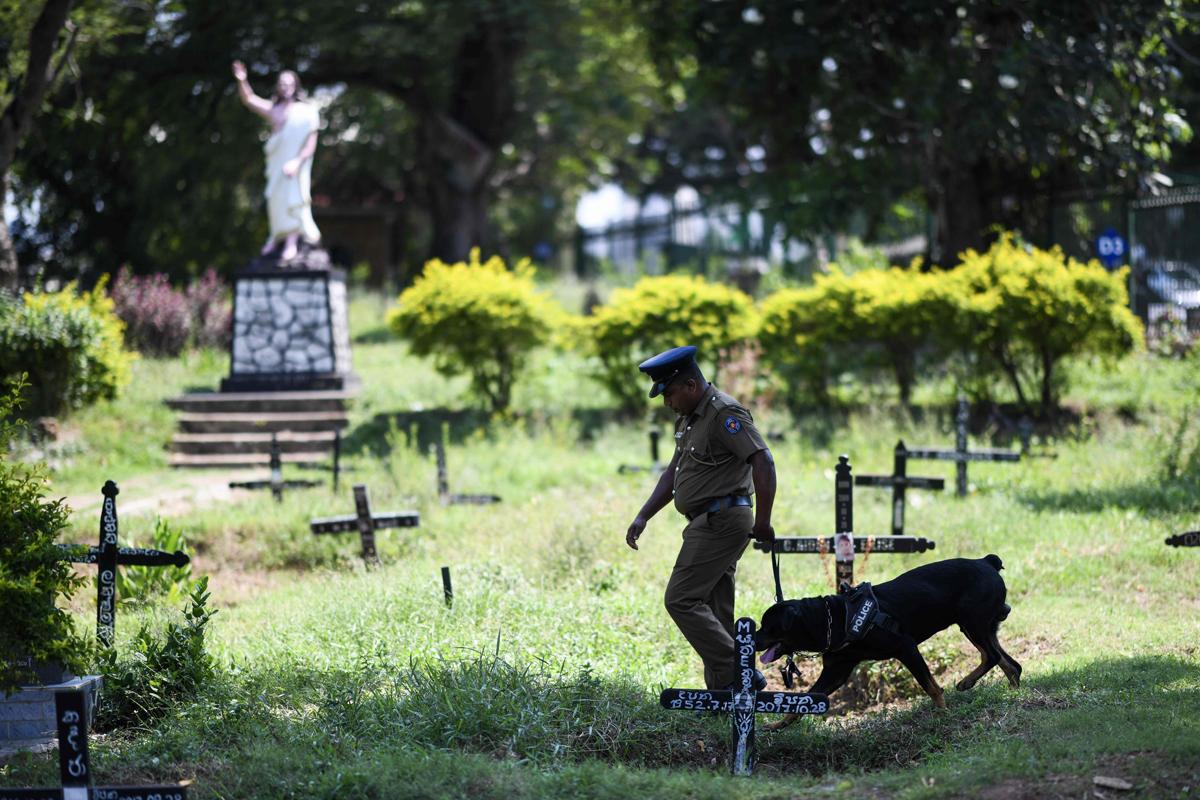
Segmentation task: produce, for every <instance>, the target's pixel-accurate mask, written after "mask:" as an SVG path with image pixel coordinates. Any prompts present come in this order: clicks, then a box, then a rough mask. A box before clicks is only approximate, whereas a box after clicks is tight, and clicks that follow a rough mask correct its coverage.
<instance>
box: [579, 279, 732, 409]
mask: <svg viewBox="0 0 1200 800" xmlns="http://www.w3.org/2000/svg"><path fill="white" fill-rule="evenodd" d="M755 323H756V316H755V312H754V305H753V303H752V302H751V300H750V298H749V297H748V296H747V295H746V294H744V293H742V292H740V291H738V290H736V289H732V288H730V287H728V286H723V285H721V284H715V283H709V282H708V281H706V280H704V279H703V278H698V277H692V276H685V275H667V276H663V277H657V278H643V279H641V280H640V281H638V282H637V283H636V284H635V285H634V286H633V287H632V288H630V289H618V290H617V291H616V292H614V293H613V297H612V300H610V301H609V302H608V303H606V304H604V305H602V306H598V307H597V308H596V309H595V311H594V313H593V314H592V316H591V317H590V318H588V319H587V321H586V323H585V324H586V325H587V327H588V330H589V331H590V334H591V335H590V344H591V347H592V349H593V352H594V353H595V355H596V356H597V357H598V358H599V359H600V363H601V365H602V369H601V372H600V375H599V379H600V381H601V382H602V383H603V384H604V385H605V386H606V387H607V388H608V390H609V391H610V392H612V393H613V396H614V397H616V398H617V399H618V400H619V402H620V403H621V406H622V408H624V409H625V410H627V411H635V410H638V409H642V408H645V406H646V391H647V383H646V381H645V380H644V379H642V376H641V375H640V374H639V373H638V371H637V365H638V363H640V362H641V361H644V360H645V359H647V358H649V357H650V356H652V355H654V354H655V353H658V352H661V351H663V350H667V349H669V348H671V347H678V346H680V345H685V344H692V345H695V346H696V347H698V348H699V349H700V352H699V354H698V356H699V358H700V360H701V362H702V363H705V364H706V366H708V367H709V368H710V369H709V375H710V377H712V378H713V379H716V378H717V376H718V373H717V369H716V367H717V364H718V363H719V359H720V351H721V350H722V349H725V348H729V347H732V346H733V345H736V344H739V343H741V342H744V341H746V340H747V339H749V338H750V337H751V335H753V333H754V327H755Z"/></svg>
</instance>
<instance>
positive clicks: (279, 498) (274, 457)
mask: <svg viewBox="0 0 1200 800" xmlns="http://www.w3.org/2000/svg"><path fill="white" fill-rule="evenodd" d="M337 467H338V457H337V447H336V440H335V448H334V458H333V488H334V491H337ZM270 469H271V477H269V478H267V479H266V480H265V481H261V480H260V481H230V482H229V488H230V489H270V490H271V496H272V497H274V498H275V502H276V503H282V502H283V491H284V490H285V489H311V488H312V487H314V486H320V485H321V484H320V482H319V481H309V480H291V481H285V480H284V479H283V458H282V457H281V456H280V453H279V437H278V436H276V435H275V434H274V433H272V434H271V467H270Z"/></svg>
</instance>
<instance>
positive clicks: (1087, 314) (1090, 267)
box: [947, 234, 1143, 415]
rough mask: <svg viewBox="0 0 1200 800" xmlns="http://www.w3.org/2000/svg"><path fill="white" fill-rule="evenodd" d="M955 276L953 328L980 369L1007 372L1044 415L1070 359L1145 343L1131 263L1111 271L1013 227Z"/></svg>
mask: <svg viewBox="0 0 1200 800" xmlns="http://www.w3.org/2000/svg"><path fill="white" fill-rule="evenodd" d="M947 275H948V277H949V279H950V280H952V281H954V282H955V284H956V286H955V287H954V291H952V292H951V296H952V297H953V298H954V302H955V304H956V306H957V313H956V315H955V323H954V326H955V330H954V332H953V335H954V338H955V339H956V340H957V341H959V342H960V343H961V344H962V346H963V347H964V348H966V350H967V351H968V352H967V355H968V359H967V363H968V365H969V366H970V367H971V369H972V370H973V373H974V376H975V377H976V378H977V379H978V378H979V377H980V376H982V377H984V378H986V377H988V376H989V375H1000V376H1002V377H1003V379H1005V380H1007V381H1008V383H1009V385H1010V386H1011V388H1012V390H1013V392H1014V393H1015V394H1016V397H1017V402H1018V403H1020V404H1021V405H1022V406H1024V407H1026V408H1029V409H1030V410H1033V411H1036V412H1040V413H1041V414H1043V415H1045V414H1048V413H1051V412H1052V411H1053V410H1054V409H1055V408H1056V407H1057V405H1058V400H1059V397H1060V396H1061V394H1062V391H1063V389H1064V388H1065V387H1064V385H1063V384H1064V381H1065V378H1064V377H1063V375H1062V371H1061V370H1059V369H1058V366H1059V365H1060V364H1061V363H1062V361H1063V359H1065V358H1068V357H1073V356H1098V357H1102V358H1110V359H1111V358H1116V357H1118V356H1122V355H1125V354H1127V353H1129V352H1131V351H1133V350H1134V349H1135V348H1138V347H1140V346H1142V344H1143V330H1142V325H1141V322H1139V321H1138V319H1137V317H1135V316H1134V315H1133V313H1132V312H1131V311H1130V310H1129V298H1128V295H1127V293H1126V288H1125V285H1126V278H1127V275H1128V270H1127V269H1122V270H1117V271H1115V272H1109V271H1108V270H1106V269H1105V268H1104V267H1102V266H1101V265H1100V264H1099V262H1097V261H1094V260H1093V261H1089V262H1088V263H1086V264H1083V263H1080V262H1078V261H1076V260H1075V259H1072V258H1067V257H1065V256H1064V255H1063V253H1062V251H1061V250H1060V249H1059V248H1057V247H1055V248H1052V249H1050V250H1041V249H1038V248H1036V247H1031V246H1028V245H1025V244H1024V243H1022V242H1020V241H1018V240H1017V239H1016V237H1015V236H1013V235H1012V234H1006V235H1004V236H1002V237H1001V238H1000V240H999V241H997V242H996V243H995V244H994V245H993V246H992V247H991V249H990V250H988V251H987V252H986V253H978V252H976V251H974V250H968V251H966V252H965V253H964V254H963V260H962V264H961V265H960V266H959V267H958V268H957V269H955V270H953V271H952V272H950V273H947Z"/></svg>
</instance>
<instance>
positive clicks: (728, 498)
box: [685, 494, 754, 522]
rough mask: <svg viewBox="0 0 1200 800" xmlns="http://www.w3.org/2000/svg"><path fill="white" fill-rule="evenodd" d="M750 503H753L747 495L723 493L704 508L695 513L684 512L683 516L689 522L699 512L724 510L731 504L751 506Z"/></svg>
mask: <svg viewBox="0 0 1200 800" xmlns="http://www.w3.org/2000/svg"><path fill="white" fill-rule="evenodd" d="M752 505H754V504H753V503H751V502H750V496H749V495H744V494H729V495H725V496H724V497H718V498H717V499H716V500H713V501H712V502H710V503H709V504H708V505H706V506H705V507H704V508H702V509H700V510H699V511H697V512H696V513H695V514H686V515H685V516H686V517H687V518H688V522H691V521H692V520H694V519H695V518H696V517H698V516H700V515H701V514H715V513H717V512H718V511H724V510H725V509H727V508H730V507H733V506H752Z"/></svg>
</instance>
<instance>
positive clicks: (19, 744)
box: [0, 675, 103, 749]
mask: <svg viewBox="0 0 1200 800" xmlns="http://www.w3.org/2000/svg"><path fill="white" fill-rule="evenodd" d="M102 682H103V679H102V678H101V677H100V676H99V675H88V676H85V677H83V678H73V679H72V680H69V681H64V682H62V683H55V684H49V685H47V686H24V687H22V688H21V689H20V690H19V691H17V692H14V693H13V694H9V695H3V694H0V748H4V749H16V748H23V747H36V746H37V745H38V744H40V743H42V742H45V741H52V740H53V739H54V737H55V736H56V735H57V730H58V728H57V723H56V720H55V712H54V692H55V691H57V690H59V689H74V688H82V689H83V693H84V703H85V704H86V705H87V708H88V710H89V712H90V713H89V714H88V724H89V725H90V724H91V721H92V720H94V719H95V718H96V702H97V701H98V700H99V697H100V686H101V683H102Z"/></svg>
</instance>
